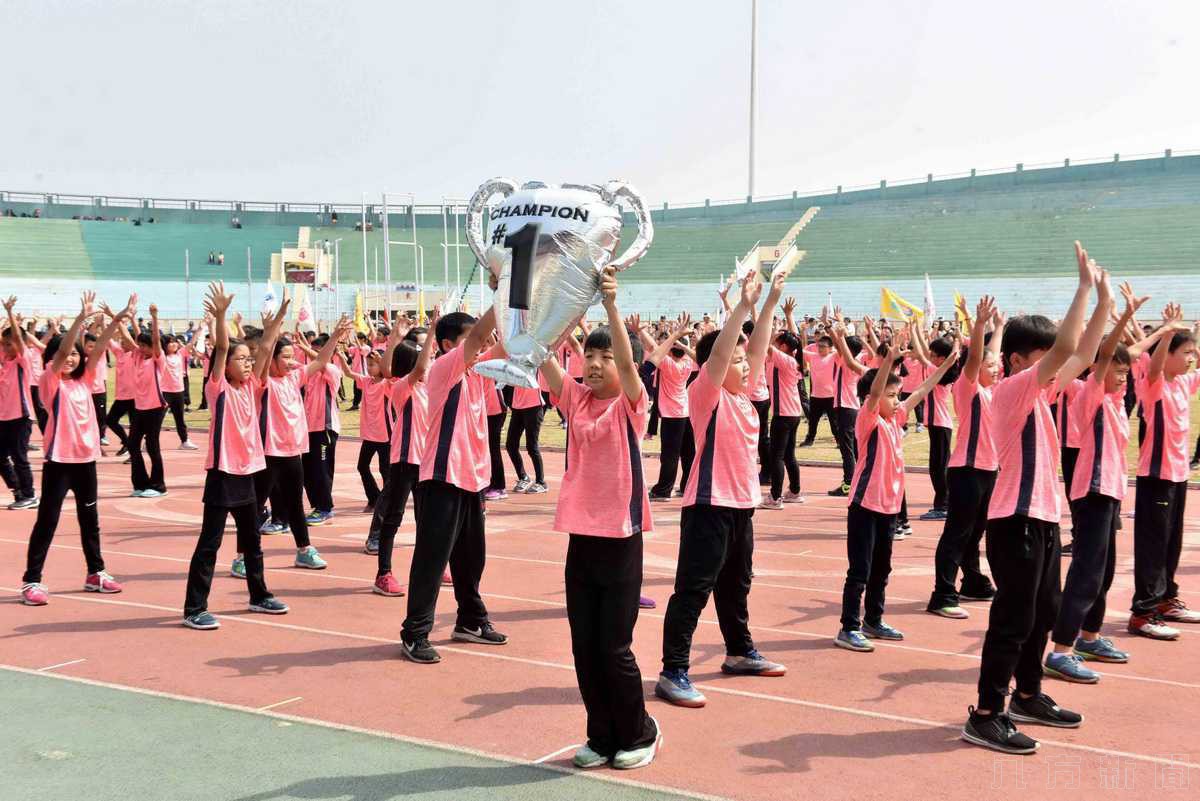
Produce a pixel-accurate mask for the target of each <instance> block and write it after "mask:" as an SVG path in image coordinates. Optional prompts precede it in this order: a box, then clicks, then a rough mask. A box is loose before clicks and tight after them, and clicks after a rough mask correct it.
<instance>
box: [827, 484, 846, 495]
mask: <svg viewBox="0 0 1200 801" xmlns="http://www.w3.org/2000/svg"><path fill="white" fill-rule="evenodd" d="M825 494H826V495H828V496H829V497H831V498H845V497H846V496H847V495H849V494H850V485H849V484H839V485H838V486H837V487H836V488H835V489H831V490H830V491H829V492H827V493H825Z"/></svg>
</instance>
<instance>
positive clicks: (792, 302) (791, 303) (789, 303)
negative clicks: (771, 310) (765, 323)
mask: <svg viewBox="0 0 1200 801" xmlns="http://www.w3.org/2000/svg"><path fill="white" fill-rule="evenodd" d="M795 311H796V299H795V298H794V297H792V296H791V295H788V296H787V297H786V298H784V299H783V313H784V314H785V315H786V316H788V317H791V316H792V314H793V313H794V312H795Z"/></svg>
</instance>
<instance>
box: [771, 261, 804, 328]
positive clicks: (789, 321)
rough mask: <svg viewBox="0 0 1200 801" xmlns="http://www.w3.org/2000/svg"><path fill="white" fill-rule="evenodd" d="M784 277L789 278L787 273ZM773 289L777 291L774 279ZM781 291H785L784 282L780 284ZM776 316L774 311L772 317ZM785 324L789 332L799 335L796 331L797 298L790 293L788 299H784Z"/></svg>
mask: <svg viewBox="0 0 1200 801" xmlns="http://www.w3.org/2000/svg"><path fill="white" fill-rule="evenodd" d="M784 279H785V280H786V279H787V275H784ZM771 291H772V292H774V291H775V282H774V281H772V282H771ZM779 291H780V292H782V291H783V286H782V284H781V285H780V288H779ZM774 316H775V315H774V312H772V314H771V319H773V318H774ZM783 324H784V326H785V327H786V328H787V330H788V332H789V333H792V334H796V335H797V336H799V334H798V333H797V331H796V299H795V298H794V297H791V296H790V295H789V296H788V297H787V299H786V300H784V301H783Z"/></svg>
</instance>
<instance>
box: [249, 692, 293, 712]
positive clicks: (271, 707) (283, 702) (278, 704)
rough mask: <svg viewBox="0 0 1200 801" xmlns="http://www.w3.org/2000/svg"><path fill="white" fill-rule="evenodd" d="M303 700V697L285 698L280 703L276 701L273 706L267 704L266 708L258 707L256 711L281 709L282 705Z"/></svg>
mask: <svg viewBox="0 0 1200 801" xmlns="http://www.w3.org/2000/svg"><path fill="white" fill-rule="evenodd" d="M303 700H304V696H302V695H297V696H296V697H295V698H285V699H283V700H282V701H276V702H275V703H273V704H267V705H266V706H260V707H259V708H258V710H257V711H259V712H266V711H267V710H269V709H275V708H276V707H281V706H283V705H284V704H290V703H293V702H294V701H303Z"/></svg>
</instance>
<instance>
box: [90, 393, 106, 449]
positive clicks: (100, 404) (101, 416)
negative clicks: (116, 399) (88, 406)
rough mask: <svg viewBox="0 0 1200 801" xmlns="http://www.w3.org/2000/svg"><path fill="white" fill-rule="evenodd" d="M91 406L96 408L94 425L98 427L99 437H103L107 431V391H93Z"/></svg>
mask: <svg viewBox="0 0 1200 801" xmlns="http://www.w3.org/2000/svg"><path fill="white" fill-rule="evenodd" d="M92 408H94V409H95V410H96V425H97V427H99V429H100V438H101V439H103V438H104V435H105V433H107V431H106V430H107V425H106V424H105V420H106V419H107V418H108V393H107V392H93V393H92Z"/></svg>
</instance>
